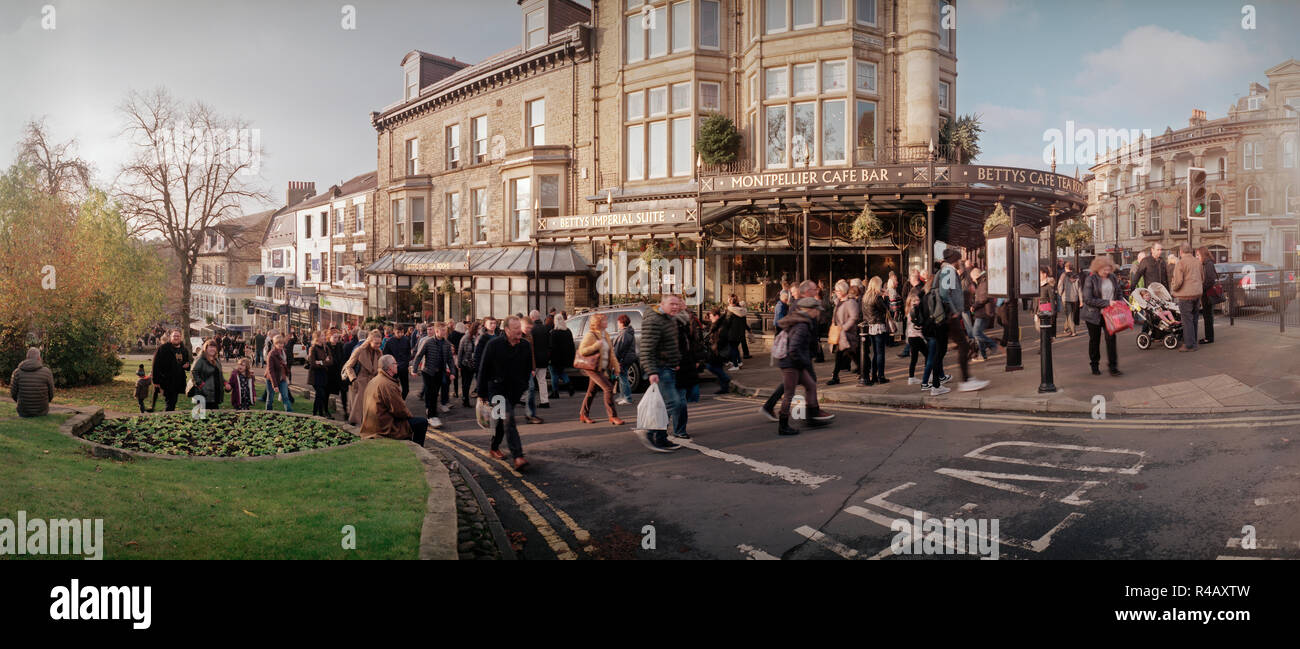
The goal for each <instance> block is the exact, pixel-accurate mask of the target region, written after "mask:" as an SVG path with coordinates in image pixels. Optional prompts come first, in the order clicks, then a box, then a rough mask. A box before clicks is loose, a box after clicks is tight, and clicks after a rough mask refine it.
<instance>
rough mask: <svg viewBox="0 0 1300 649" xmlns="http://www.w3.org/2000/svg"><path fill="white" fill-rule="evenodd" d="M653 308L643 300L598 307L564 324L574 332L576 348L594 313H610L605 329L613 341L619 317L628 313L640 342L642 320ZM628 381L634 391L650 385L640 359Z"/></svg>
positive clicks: (629, 372)
mask: <svg viewBox="0 0 1300 649" xmlns="http://www.w3.org/2000/svg"><path fill="white" fill-rule="evenodd" d="M651 308H653V307H651V306H650V305H648V304H645V303H643V302H638V303H636V304H620V305H618V306H604V307H597V308H595V309H591V310H590V311H583V312H582V313H578V314H575V315H572V316H570V317H569V319H568V320H566V321H565V323H564V326H566V327H568V328H569V332H570V333H572V334H573V345H574V348H575V349H576V348H577V346H578V345H581V344H582V336H583V334H586V333H587V328H588V326H589V325H588V323H589V322H591V316H592V314H594V313H607V314H609V322H608V324H607V326H606V328H605V329H606V331H608V332H609V339H610V341H611V342H612V341H613V340H614V337H615V336H616V335H618V317H619V316H621V315H624V314H626V315H627V317H628V319H629V320H631V326H632V329H633V331H634V332H635V334H636V339H637V342H638V344H639V343H640V341H641V321H642V320H643V319H645V316H646V315H647V314H648V313H650V309H651ZM570 372H571V373H574V374H579V375H581V374H582V372H581V371H579V370H574V369H570ZM628 383H630V384H631V385H632V391H633V392H640V391H641V390H644V389H645V388H646V387H647V386H648V385H649V383H648V381H647V380H646V378H645V374H644V372H642V371H641V362H640V361H637V362H636V363H633V364H632V367H631V369H629V370H628Z"/></svg>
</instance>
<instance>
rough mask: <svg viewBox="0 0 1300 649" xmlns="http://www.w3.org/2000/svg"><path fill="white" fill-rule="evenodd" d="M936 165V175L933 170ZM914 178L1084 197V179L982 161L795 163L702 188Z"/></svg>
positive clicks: (880, 183) (884, 183) (894, 183)
mask: <svg viewBox="0 0 1300 649" xmlns="http://www.w3.org/2000/svg"><path fill="white" fill-rule="evenodd" d="M932 171H933V178H932V177H931V172H932ZM912 183H935V184H944V185H949V186H969V185H979V184H984V185H990V186H993V185H997V186H1012V187H1021V188H1024V189H1029V190H1034V189H1045V190H1051V191H1064V192H1068V193H1071V194H1075V195H1076V196H1079V197H1083V196H1084V195H1086V194H1087V191H1086V190H1087V187H1086V185H1084V183H1083V181H1081V180H1076V179H1074V178H1071V177H1069V176H1063V175H1061V174H1056V173H1050V172H1046V171H1040V170H1037V169H1019V168H1016V167H989V166H981V165H933V166H931V165H930V164H928V163H926V164H921V165H907V166H892V167H861V168H856V167H848V168H844V167H836V168H831V169H796V170H791V171H773V172H766V173H752V174H739V175H733V176H714V177H705V178H701V179H700V191H701V192H728V191H736V190H745V189H782V188H795V187H821V186H841V185H850V186H866V187H873V186H876V187H881V188H884V187H888V188H891V189H893V188H896V187H898V186H900V185H907V184H912Z"/></svg>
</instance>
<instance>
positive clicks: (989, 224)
mask: <svg viewBox="0 0 1300 649" xmlns="http://www.w3.org/2000/svg"><path fill="white" fill-rule="evenodd" d="M999 225H1006V226H1010V225H1011V217H1010V216H1008V215H1007V213H1006V211H1004V210H1003V209H1002V203H998V204H997V206H996V207H994V208H993V213H992V214H990V215H989V216H988V218H986V219H984V236H988V234H989V232H991V231H993V228H996V227H998V226H999Z"/></svg>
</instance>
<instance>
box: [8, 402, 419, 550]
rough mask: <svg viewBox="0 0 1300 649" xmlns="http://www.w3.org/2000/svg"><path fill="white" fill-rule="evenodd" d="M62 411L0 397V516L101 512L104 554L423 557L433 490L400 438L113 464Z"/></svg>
mask: <svg viewBox="0 0 1300 649" xmlns="http://www.w3.org/2000/svg"><path fill="white" fill-rule="evenodd" d="M301 401H302V400H301V399H299V402H301ZM65 417H66V415H50V416H46V417H38V418H33V419H18V418H17V416H16V415H15V412H14V409H13V405H12V404H0V518H9V519H11V520H13V519H15V518H16V516H17V512H18V511H19V510H23V511H26V512H27V517H28V519H29V520H30V519H33V518H44V519H51V518H102V519H103V520H104V550H103V552H104V558H105V559H131V558H140V559H415V558H417V557H418V548H419V541H420V526H421V523H422V522H423V519H424V513H425V501H426V499H427V498H428V486H427V484H426V483H425V480H424V470H423V466H422V465H421V464H420V462H419V460H418V459H417V458H416V456H415V454H414V453H412V452H411V449H410V448H409V447H408V446H407V442H398V441H393V440H372V441H366V442H363V443H360V444H356V445H353V446H350V447H348V448H342V449H337V450H334V451H327V452H322V453H316V454H312V455H307V456H302V457H295V458H288V459H283V460H262V461H256V462H212V461H195V460H153V459H139V460H134V461H131V462H119V461H114V460H109V459H103V458H95V457H92V456H90V455H89V454H88V453H87V452H86V450H85V447H84V446H83V445H82V444H80V443H79V442H77V441H75V440H71V439H68V438H67V437H64V436H62V435H60V434H59V433H58V427H59V424H60V423H62V422H63V420H64V418H65ZM344 525H352V526H354V527H355V529H356V549H355V550H345V549H343V548H342V546H341V541H342V538H343V536H342V533H341V532H340V530H341V528H342V527H343V526H344ZM10 556H11V555H5V556H4V557H0V558H10Z"/></svg>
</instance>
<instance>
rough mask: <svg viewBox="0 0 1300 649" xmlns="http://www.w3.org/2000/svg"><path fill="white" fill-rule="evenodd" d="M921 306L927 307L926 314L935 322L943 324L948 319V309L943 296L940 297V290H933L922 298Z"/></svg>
mask: <svg viewBox="0 0 1300 649" xmlns="http://www.w3.org/2000/svg"><path fill="white" fill-rule="evenodd" d="M921 306H922V307H924V308H925V315H926V317H928V318H929V319H930V321H931V322H933V323H934V324H943V322H944V320H946V319H947V315H948V314H947V311H946V310H945V308H944V306H943V298H941V297H939V290H938V289H935V290H931V291H930V292H929V293H926V294H925V297H923V298H921Z"/></svg>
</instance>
